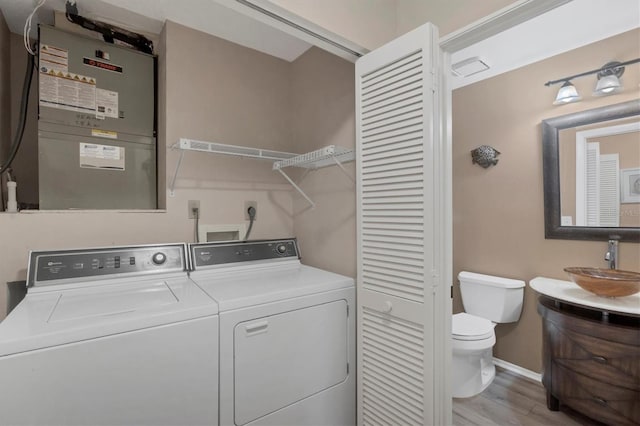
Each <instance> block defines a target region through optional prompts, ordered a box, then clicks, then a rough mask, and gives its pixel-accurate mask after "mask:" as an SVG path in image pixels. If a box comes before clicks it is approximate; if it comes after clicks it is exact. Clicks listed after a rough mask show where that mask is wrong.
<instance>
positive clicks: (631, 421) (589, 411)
mask: <svg viewBox="0 0 640 426" xmlns="http://www.w3.org/2000/svg"><path fill="white" fill-rule="evenodd" d="M551 368H552V375H553V383H552V385H551V386H552V389H551V393H552V394H553V395H554V396H555V397H556V398H558V399H559V400H560V401H561V402H562V403H564V404H566V405H569V406H570V407H572V408H574V409H575V410H578V411H581V412H582V413H584V414H586V415H587V416H589V417H592V418H594V419H596V420H599V421H601V422H605V423H607V424H611V425H620V426H623V425H637V424H640V392H638V391H635V390H631V389H628V388H623V387H619V386H613V385H610V384H607V383H603V382H601V381H598V380H595V379H592V378H590V377H587V376H583V375H582V374H579V373H576V372H575V371H571V370H569V369H567V368H564V367H562V366H561V365H559V364H558V363H556V362H553V363H552V366H551Z"/></svg>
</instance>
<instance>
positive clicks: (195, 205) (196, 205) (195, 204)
mask: <svg viewBox="0 0 640 426" xmlns="http://www.w3.org/2000/svg"><path fill="white" fill-rule="evenodd" d="M187 207H188V208H189V211H188V216H187V217H188V218H189V219H195V218H196V215H195V214H194V213H193V210H194V209H195V210H198V216H200V200H189V202H188V203H187Z"/></svg>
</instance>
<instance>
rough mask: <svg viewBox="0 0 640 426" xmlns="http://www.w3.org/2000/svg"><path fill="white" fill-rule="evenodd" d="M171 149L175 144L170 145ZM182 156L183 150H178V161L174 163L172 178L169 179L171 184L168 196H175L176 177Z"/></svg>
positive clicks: (174, 147)
mask: <svg viewBox="0 0 640 426" xmlns="http://www.w3.org/2000/svg"><path fill="white" fill-rule="evenodd" d="M171 149H174V150H175V149H176V146H175V145H174V146H172V147H171ZM183 158H184V150H182V149H181V150H180V157H179V158H178V163H177V164H176V170H175V171H174V173H173V178H172V179H171V186H170V187H169V197H175V196H176V192H175V188H176V179H177V178H178V171H179V170H180V165H181V164H182V159H183Z"/></svg>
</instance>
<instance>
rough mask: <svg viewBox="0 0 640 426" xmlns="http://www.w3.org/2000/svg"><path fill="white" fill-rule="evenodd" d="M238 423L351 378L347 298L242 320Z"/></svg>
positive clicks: (238, 340) (237, 333)
mask: <svg viewBox="0 0 640 426" xmlns="http://www.w3.org/2000/svg"><path fill="white" fill-rule="evenodd" d="M234 334H235V342H234V357H235V360H234V376H235V386H234V388H235V392H234V393H235V398H234V399H235V424H236V425H244V424H246V423H248V422H250V421H253V420H256V419H258V418H260V417H262V416H265V415H267V414H269V413H273V412H275V411H277V410H279V409H281V408H283V407H286V406H288V405H290V404H293V403H295V402H297V401H301V400H303V399H305V398H307V397H309V396H311V395H314V394H316V393H318V392H321V391H323V390H325V389H327V388H329V387H331V386H334V385H336V384H338V383H341V382H342V381H344V380H345V379H346V378H347V362H348V351H347V347H348V334H347V302H346V301H345V300H338V301H334V302H330V303H324V304H321V305H315V306H311V307H307V308H303V309H298V310H294V311H290V312H285V313H281V314H277V315H271V316H267V317H263V318H257V319H254V320H251V321H245V322H241V323H238V324H237V325H236V327H235V330H234Z"/></svg>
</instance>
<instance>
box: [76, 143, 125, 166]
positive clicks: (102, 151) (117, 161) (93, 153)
mask: <svg viewBox="0 0 640 426" xmlns="http://www.w3.org/2000/svg"><path fill="white" fill-rule="evenodd" d="M80 167H82V168H91V169H110V170H124V148H122V147H119V146H112V145H99V144H95V143H80Z"/></svg>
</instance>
